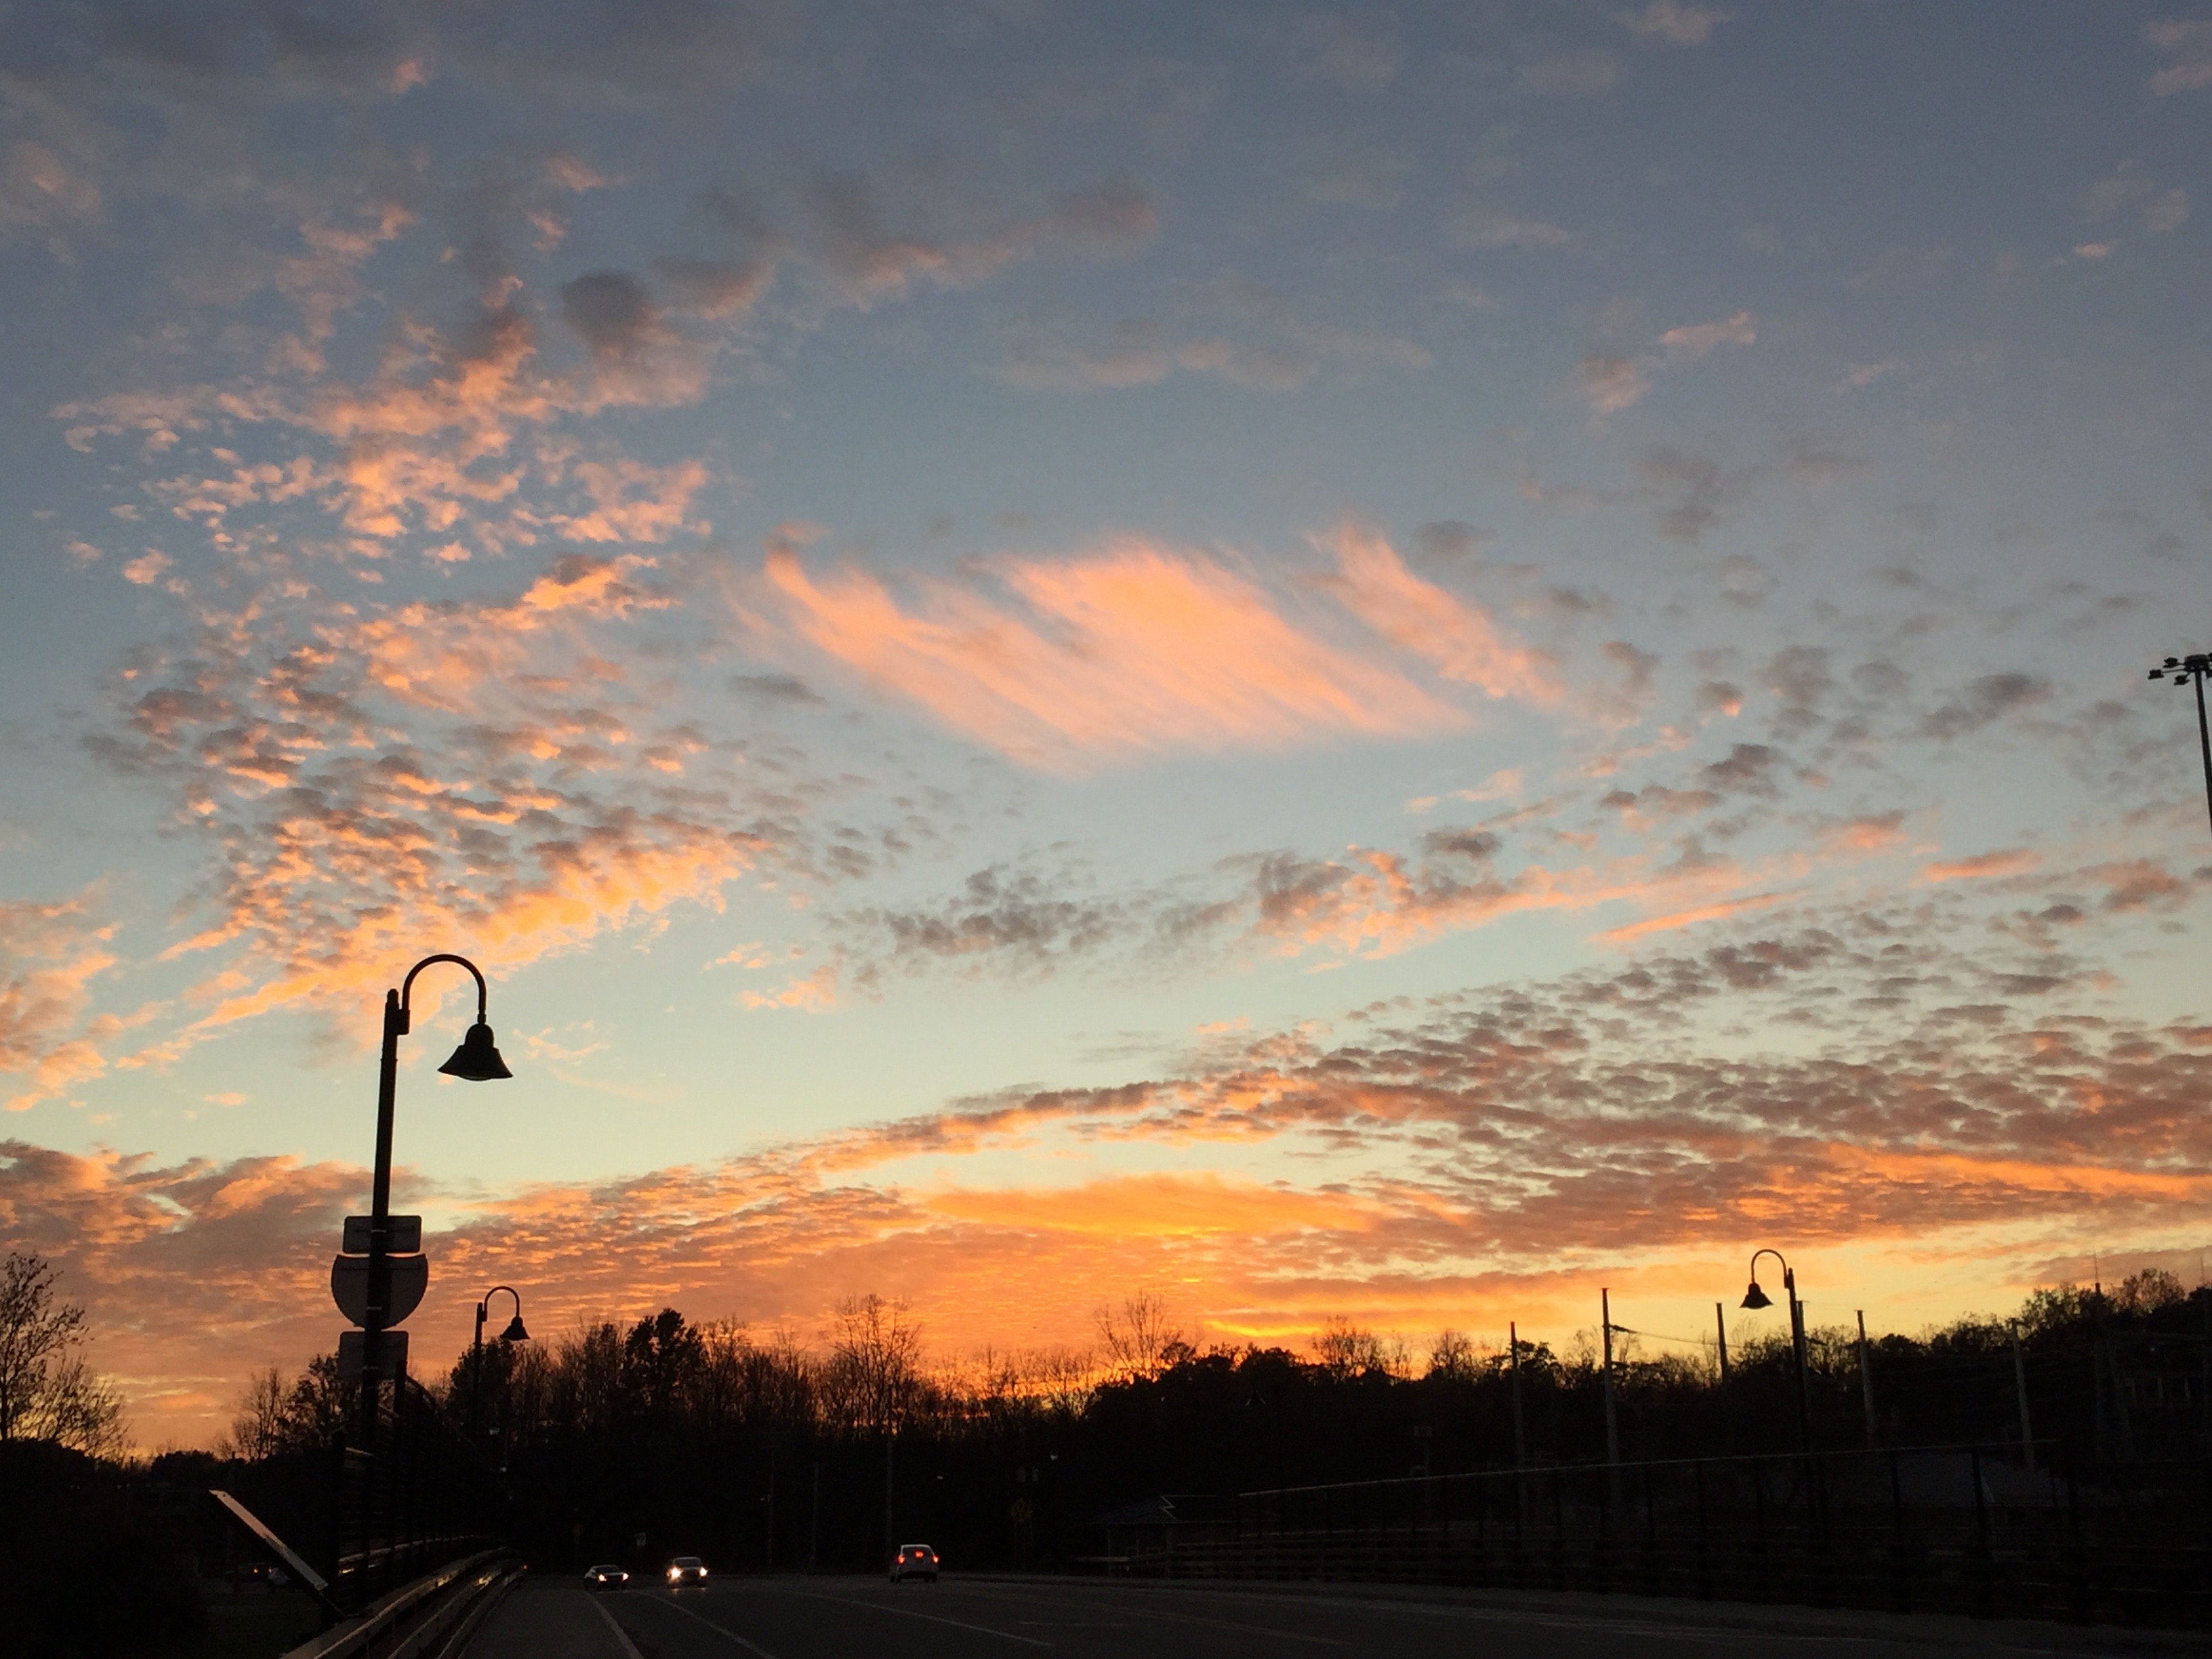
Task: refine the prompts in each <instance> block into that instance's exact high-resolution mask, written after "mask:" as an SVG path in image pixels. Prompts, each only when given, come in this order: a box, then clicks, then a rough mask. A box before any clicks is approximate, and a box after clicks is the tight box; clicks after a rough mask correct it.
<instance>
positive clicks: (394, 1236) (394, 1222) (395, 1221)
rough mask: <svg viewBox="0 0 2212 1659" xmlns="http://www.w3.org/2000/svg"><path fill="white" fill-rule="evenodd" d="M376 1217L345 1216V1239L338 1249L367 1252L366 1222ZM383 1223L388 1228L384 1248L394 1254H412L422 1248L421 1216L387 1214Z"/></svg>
mask: <svg viewBox="0 0 2212 1659" xmlns="http://www.w3.org/2000/svg"><path fill="white" fill-rule="evenodd" d="M375 1219H376V1218H375V1217H374V1216H367V1215H349V1216H348V1217H347V1218H345V1239H344V1242H343V1243H341V1244H340V1245H339V1246H338V1249H342V1250H343V1251H344V1252H345V1253H346V1254H347V1255H368V1224H369V1223H370V1222H372V1221H374V1220H375ZM384 1225H385V1226H386V1228H387V1229H389V1231H386V1234H385V1236H384V1248H385V1249H387V1250H389V1251H391V1252H392V1255H414V1254H415V1252H416V1251H417V1250H419V1249H422V1217H421V1216H419V1215H388V1216H386V1217H385V1218H384Z"/></svg>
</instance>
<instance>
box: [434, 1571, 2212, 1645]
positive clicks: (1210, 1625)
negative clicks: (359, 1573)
mask: <svg viewBox="0 0 2212 1659" xmlns="http://www.w3.org/2000/svg"><path fill="white" fill-rule="evenodd" d="M2190 1650H2191V1649H2190V1646H2189V1642H2188V1638H2173V1637H2166V1636H2160V1635H2130V1634H2126V1633H2122V1632H2094V1631H2075V1630H2070V1629H2068V1628H2065V1627H2063V1626H2042V1625H2029V1624H2020V1623H2002V1624H1975V1623H1972V1622H1971V1621H1969V1620H1951V1619H1937V1618H1895V1617H1890V1616H1887V1615H1883V1614H1878V1613H1818V1612H1814V1611H1812V1610H1810V1609H1807V1608H1796V1607H1735V1606H1731V1607H1715V1606H1712V1605H1710V1604H1704V1603H1695V1602H1679V1601H1678V1602H1658V1601H1640V1600H1630V1599H1627V1598H1620V1597H1611V1598H1608V1597H1598V1596H1555V1597H1539V1596H1522V1595H1476V1594H1457V1595H1455V1593H1453V1592H1450V1591H1442V1590H1440V1591H1433V1592H1413V1591H1400V1590H1396V1589H1384V1588H1381V1587H1372V1586H1365V1585H1338V1586H1320V1585H1314V1586H1305V1585H1296V1586H1266V1585H1253V1586H1225V1587H1216V1586H1211V1585H1193V1584H1188V1583H1175V1584H1160V1583H1108V1582H1103V1581H1101V1580H1097V1579H1089V1580H1085V1579H1060V1580H1040V1579H1034V1578H1028V1579H1023V1578H983V1579H964V1580H963V1579H961V1578H957V1577H952V1578H947V1579H945V1580H944V1581H943V1582H941V1583H936V1584H920V1583H915V1584H902V1585H897V1586H894V1585H891V1584H889V1583H885V1582H884V1580H882V1579H877V1578H859V1577H812V1578H806V1577H780V1578H762V1577H751V1578H736V1579H726V1580H723V1581H721V1582H720V1583H711V1584H708V1585H704V1586H700V1587H696V1588H693V1589H684V1590H670V1589H664V1588H661V1587H659V1586H657V1585H648V1586H643V1587H637V1588H633V1589H627V1590H623V1591H619V1592H617V1593H614V1594H611V1595H592V1594H590V1593H588V1592H586V1590H584V1589H582V1588H581V1587H580V1585H579V1584H577V1583H574V1582H572V1581H564V1580H556V1579H549V1578H533V1579H532V1580H531V1581H530V1582H528V1583H526V1584H525V1585H524V1586H523V1587H522V1588H521V1589H519V1590H517V1591H516V1592H515V1593H514V1594H513V1595H510V1596H509V1597H507V1600H506V1601H504V1602H503V1603H501V1606H500V1607H499V1608H498V1610H497V1611H496V1612H495V1613H494V1614H493V1615H492V1617H491V1618H490V1619H489V1620H487V1621H486V1623H485V1625H484V1626H483V1630H482V1631H481V1632H480V1633H479V1634H478V1635H477V1638H476V1639H475V1640H474V1641H472V1642H471V1644H469V1650H468V1654H467V1656H466V1659H1027V1656H1038V1655H1042V1654H1052V1655H1054V1656H1057V1659H1261V1656H1266V1659H1284V1656H1297V1659H1364V1656H1370V1655H1372V1656H1377V1659H1382V1656H1388V1659H1445V1656H1449V1659H1473V1656H1484V1659H1487V1656H1490V1655H1498V1656H1511V1659H1524V1656H1525V1659H1600V1656H1603V1659H1614V1656H1620V1655H1625V1654H1633V1655H1635V1656H1637V1659H1647V1656H1648V1659H1692V1656H1699V1659H1702V1656H1705V1655H1712V1656H1718V1659H1764V1656H1766V1655H1770V1654H1778V1653H1779V1654H1790V1655H1797V1654H1803V1655H1807V1656H1820V1659H1829V1656H1833V1659H1922V1656H1929V1659H1932V1656H1936V1655H1939V1654H1940V1655H1948V1656H1959V1655H1969V1654H1972V1655H1984V1654H1986V1655H2000V1654H2023V1655H2024V1654H2056V1655H2087V1654H2099V1655H2110V1654H2121V1653H2142V1654H2157V1653H2179V1652H2185V1651H2190ZM2197 1651H2202V1650H2201V1649H2198V1650H2197Z"/></svg>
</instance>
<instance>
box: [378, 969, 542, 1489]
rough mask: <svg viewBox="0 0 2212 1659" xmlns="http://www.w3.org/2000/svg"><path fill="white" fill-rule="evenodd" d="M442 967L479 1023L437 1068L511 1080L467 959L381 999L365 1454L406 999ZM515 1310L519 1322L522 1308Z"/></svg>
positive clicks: (388, 1289)
mask: <svg viewBox="0 0 2212 1659" xmlns="http://www.w3.org/2000/svg"><path fill="white" fill-rule="evenodd" d="M441 962H451V963H458V964H459V966H461V967H463V968H465V969H468V970H469V972H470V974H471V975H472V976H473V977H474V978H475V980H476V982H477V1023H476V1024H473V1025H471V1026H470V1027H469V1030H468V1035H467V1036H465V1037H463V1038H462V1039H461V1046H460V1047H459V1048H456V1049H454V1050H453V1058H451V1059H450V1060H447V1062H446V1063H445V1064H444V1065H443V1066H440V1067H439V1068H438V1069H439V1070H440V1071H441V1072H443V1073H445V1074H446V1075H447V1076H448V1077H457V1078H460V1079H463V1080H464V1081H465V1082H469V1083H485V1082H489V1081H490V1080H492V1079H495V1078H511V1077H513V1075H514V1073H512V1072H510V1071H508V1070H507V1062H506V1061H505V1060H501V1058H500V1056H499V1048H498V1047H497V1045H496V1044H495V1043H494V1042H493V1041H492V1033H491V1027H490V1026H489V1025H488V1024H485V1023H484V1000H485V995H486V992H485V987H484V976H483V970H482V969H479V968H478V967H477V965H476V963H473V962H471V961H470V960H469V959H468V958H467V957H457V956H453V955H451V954H450V953H447V952H443V951H441V952H440V953H439V954H437V955H435V956H428V957H423V958H422V961H420V962H418V963H416V964H415V965H414V966H413V967H412V968H410V969H408V970H407V977H406V978H405V979H404V980H402V981H400V982H399V988H398V990H396V991H386V993H385V994H384V1054H383V1059H382V1063H381V1065H380V1068H379V1070H378V1073H377V1079H376V1173H375V1177H374V1184H373V1185H372V1186H371V1187H370V1188H369V1202H368V1307H367V1308H366V1309H365V1310H363V1311H364V1315H365V1317H363V1319H362V1341H361V1402H360V1413H359V1418H358V1425H357V1431H358V1435H359V1441H360V1445H361V1448H362V1450H364V1451H366V1450H368V1449H369V1448H370V1447H371V1446H373V1445H374V1443H375V1438H374V1437H375V1431H376V1407H377V1396H378V1395H379V1393H380V1385H381V1384H382V1383H383V1381H384V1364H383V1359H384V1356H383V1354H382V1353H381V1352H380V1348H381V1346H382V1343H381V1340H380V1339H381V1338H382V1336H383V1334H384V1326H385V1313H386V1310H387V1309H389V1308H390V1307H391V1305H392V1255H391V1246H392V1100H393V1097H394V1096H395V1095H396V1094H397V1093H398V1087H399V1039H400V1038H402V1037H404V1036H406V1035H407V1034H408V1032H409V1030H410V1024H411V1009H410V998H411V997H412V996H413V994H414V991H415V976H416V975H417V974H419V973H421V972H422V970H423V969H425V968H428V967H430V966H432V965H433V964H434V963H441ZM516 1305H517V1310H518V1317H519V1316H520V1303H519V1302H518V1303H517V1304H516Z"/></svg>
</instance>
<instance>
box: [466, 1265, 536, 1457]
mask: <svg viewBox="0 0 2212 1659" xmlns="http://www.w3.org/2000/svg"><path fill="white" fill-rule="evenodd" d="M501 1291H506V1292H507V1294H508V1295H509V1296H511V1297H513V1298H514V1317H513V1318H512V1319H510V1320H508V1321H507V1328H506V1329H505V1330H503V1331H501V1333H500V1334H499V1340H501V1342H503V1343H510V1344H512V1343H516V1342H527V1341H529V1340H530V1333H529V1332H528V1331H526V1330H525V1329H524V1328H523V1325H522V1292H521V1291H518V1290H516V1289H515V1288H514V1286H513V1285H493V1286H492V1287H491V1288H490V1289H489V1290H488V1291H485V1292H484V1293H483V1300H481V1301H479V1302H478V1303H477V1334H476V1337H475V1339H474V1340H472V1341H471V1343H470V1344H469V1427H470V1428H471V1430H473V1429H474V1428H475V1427H476V1425H477V1402H478V1401H480V1400H481V1399H482V1398H483V1328H484V1321H486V1320H487V1319H489V1318H490V1317H491V1299H492V1297H495V1296H497V1295H498V1294H499V1293H500V1292H501Z"/></svg>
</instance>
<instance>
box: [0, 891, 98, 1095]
mask: <svg viewBox="0 0 2212 1659" xmlns="http://www.w3.org/2000/svg"><path fill="white" fill-rule="evenodd" d="M113 932H114V929H113V928H112V927H100V926H95V925H94V923H93V921H92V920H91V918H90V917H89V916H88V915H87V914H86V911H85V904H84V902H83V901H82V900H64V901H58V902H52V903H45V904H41V903H36V902H22V901H17V902H12V903H0V1072H13V1073H27V1074H28V1075H29V1076H30V1078H31V1080H32V1085H33V1086H32V1087H31V1088H30V1090H28V1091H26V1092H25V1093H22V1094H19V1095H15V1096H14V1097H9V1098H8V1099H7V1100H6V1102H5V1106H6V1109H8V1110H9V1111H25V1110H27V1109H30V1108H31V1107H33V1106H35V1105H36V1104H38V1103H39V1102H40V1101H42V1100H47V1099H51V1098H52V1097H54V1096H55V1095H57V1094H59V1093H61V1092H63V1091H66V1090H67V1089H68V1088H70V1085H73V1084H76V1083H78V1082H81V1081H82V1080H83V1079H87V1078H89V1077H95V1076H97V1075H98V1074H99V1073H100V1072H102V1071H104V1070H105V1069H106V1060H104V1059H103V1058H102V1056H101V1054H100V1048H99V1039H100V1038H103V1037H106V1036H111V1035H112V1034H113V1033H114V1032H115V1031H116V1030H118V1029H120V1026H121V1024H122V1022H121V1021H119V1020H118V1019H116V1018H114V1017H112V1016H106V1017H103V1018H98V1019H95V1020H93V1021H91V1022H89V1023H88V1022H87V1021H86V1018H85V1015H86V1012H87V1010H88V1008H89V1006H90V1005H91V990H90V986H91V983H92V981H94V980H95V979H97V978H98V977H99V976H100V975H102V974H104V973H106V971H107V970H108V969H111V968H112V967H113V966H114V965H115V961H116V958H115V955H114V952H113V951H112V950H110V949H109V948H108V940H109V939H110V938H111V937H112V934H113Z"/></svg>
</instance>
